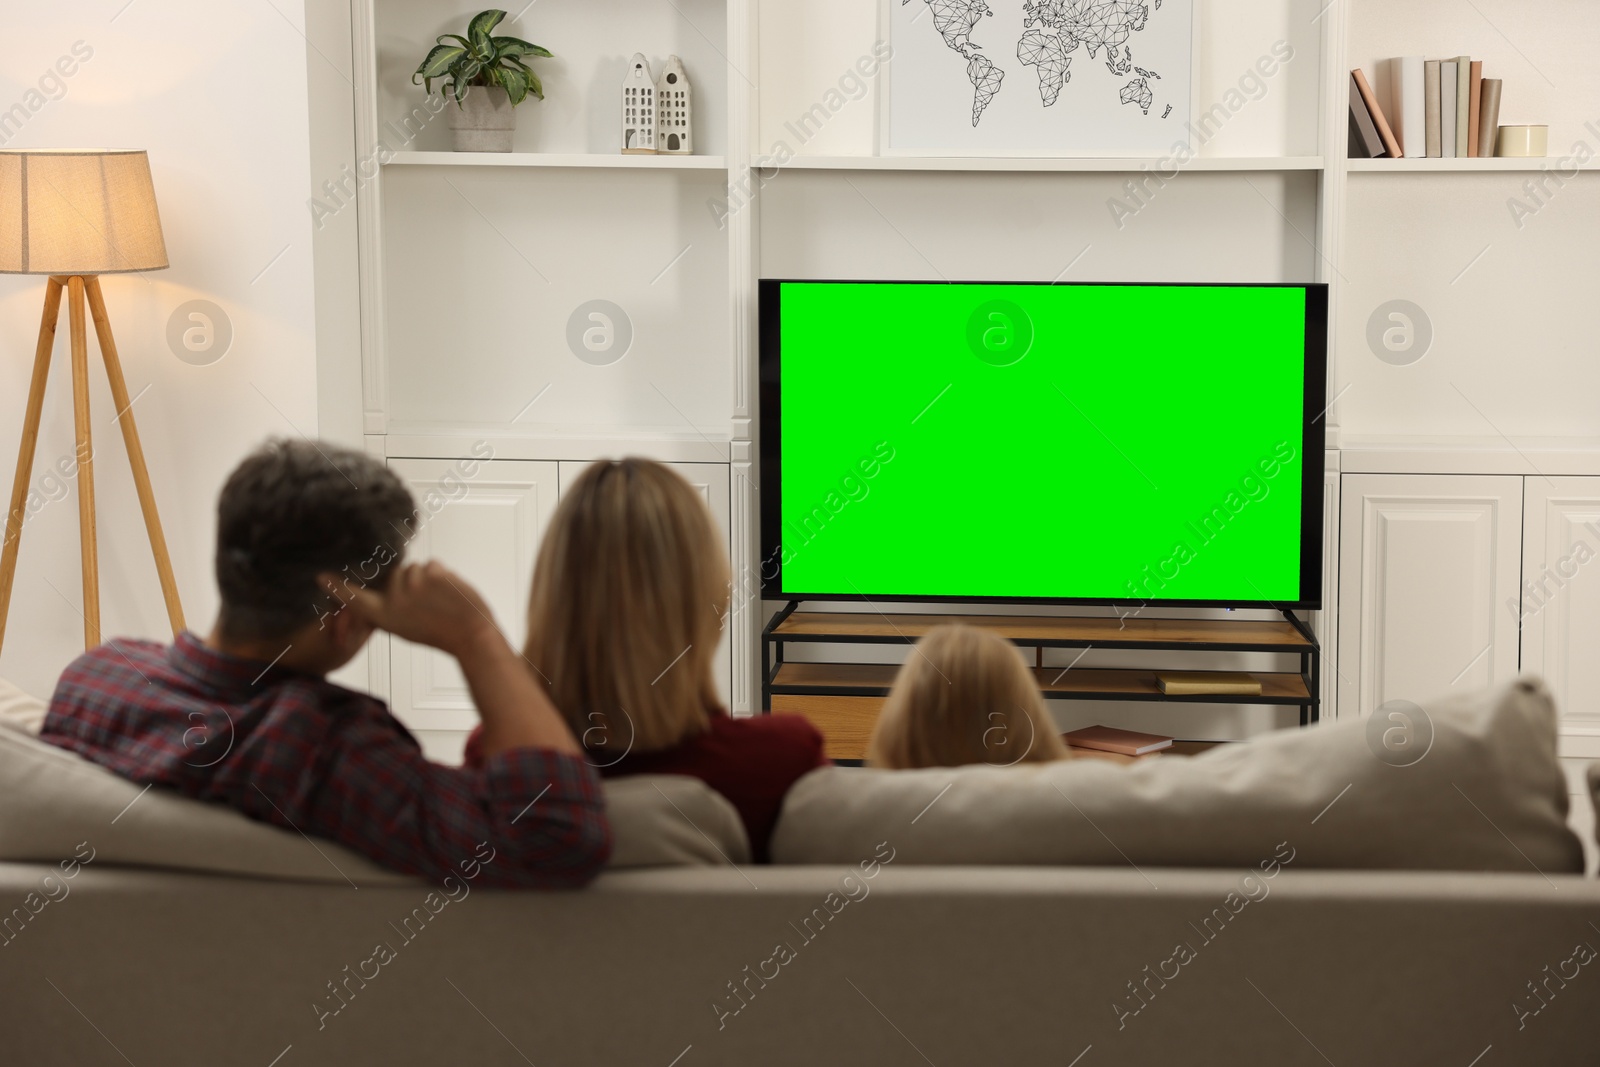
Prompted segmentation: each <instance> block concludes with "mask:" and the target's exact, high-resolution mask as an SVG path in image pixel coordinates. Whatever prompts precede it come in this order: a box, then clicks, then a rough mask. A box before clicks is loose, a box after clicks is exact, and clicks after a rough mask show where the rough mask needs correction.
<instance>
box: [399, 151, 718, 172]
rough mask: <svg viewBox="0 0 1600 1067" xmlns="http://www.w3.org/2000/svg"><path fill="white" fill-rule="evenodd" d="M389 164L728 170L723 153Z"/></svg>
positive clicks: (413, 156) (410, 157)
mask: <svg viewBox="0 0 1600 1067" xmlns="http://www.w3.org/2000/svg"><path fill="white" fill-rule="evenodd" d="M385 166H391V167H392V166H411V167H565V168H568V169H573V170H582V169H611V168H616V167H623V168H630V169H637V170H727V169H728V164H727V161H726V160H725V159H723V157H721V156H666V155H658V156H648V155H646V156H625V155H623V154H622V153H620V152H619V153H617V154H616V155H606V154H603V153H576V152H396V153H395V154H394V156H393V157H392V158H391V159H390V160H389V161H388V163H386V164H385Z"/></svg>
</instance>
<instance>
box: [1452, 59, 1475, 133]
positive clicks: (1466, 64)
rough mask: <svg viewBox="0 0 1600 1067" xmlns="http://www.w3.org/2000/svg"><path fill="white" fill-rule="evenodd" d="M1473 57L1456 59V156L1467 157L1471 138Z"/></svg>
mask: <svg viewBox="0 0 1600 1067" xmlns="http://www.w3.org/2000/svg"><path fill="white" fill-rule="evenodd" d="M1471 93H1472V57H1471V56H1457V57H1456V155H1457V156H1458V157H1466V156H1469V155H1471V154H1472V153H1470V152H1469V151H1467V147H1468V142H1469V140H1470V136H1469V135H1468V133H1467V128H1468V123H1470V122H1471V121H1472V101H1471V99H1470V95H1471Z"/></svg>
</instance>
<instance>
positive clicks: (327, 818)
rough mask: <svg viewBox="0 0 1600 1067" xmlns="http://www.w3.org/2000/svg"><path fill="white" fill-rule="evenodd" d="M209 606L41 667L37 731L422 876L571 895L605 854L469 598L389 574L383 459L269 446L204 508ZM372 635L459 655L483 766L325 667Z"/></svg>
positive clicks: (555, 741) (513, 661)
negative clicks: (179, 622) (159, 639)
mask: <svg viewBox="0 0 1600 1067" xmlns="http://www.w3.org/2000/svg"><path fill="white" fill-rule="evenodd" d="M217 519H218V522H217V558H216V574H217V583H218V586H219V587H220V591H221V594H222V608H221V611H220V612H219V615H218V618H217V622H216V626H215V627H214V628H213V629H212V631H211V633H210V635H209V636H207V637H205V638H200V637H198V636H196V635H194V634H191V633H184V634H181V635H179V637H178V638H177V640H176V641H175V642H174V643H173V644H172V645H161V644H157V643H155V642H150V641H132V640H116V641H110V642H108V643H106V644H104V645H101V646H100V647H99V648H96V649H93V650H91V651H89V652H87V653H85V654H84V655H83V656H82V657H80V658H79V659H78V660H77V661H76V662H74V663H73V664H72V665H71V666H70V667H68V668H67V670H66V672H65V673H64V674H63V675H62V676H61V681H60V683H59V684H58V685H57V687H56V691H55V696H54V698H53V699H52V700H51V703H50V712H49V716H48V717H47V719H46V720H45V724H44V730H43V733H42V734H41V736H42V737H43V739H44V740H46V741H49V742H51V743H53V744H56V745H59V746H60V747H62V748H66V749H70V750H71V751H73V752H76V753H78V754H79V755H80V756H83V757H85V758H87V759H90V760H92V761H94V762H96V763H98V764H100V765H101V766H104V767H107V768H109V769H110V770H112V771H114V772H116V773H117V774H119V775H121V776H123V777H124V778H129V779H131V780H133V781H134V782H138V783H141V784H154V785H159V786H165V787H168V788H171V789H175V790H177V791H178V792H180V793H183V794H185V795H187V796H191V797H194V798H197V799H200V800H208V801H217V802H221V803H224V804H227V805H229V806H230V807H233V808H236V809H238V810H239V811H242V812H244V813H245V814H246V815H249V816H250V817H251V818H255V819H260V820H261V821H263V822H268V823H272V824H274V825H277V826H283V827H287V828H290V829H293V830H297V831H299V832H301V833H303V834H308V835H315V836H318V837H325V838H329V839H331V840H334V841H337V842H339V843H340V844H342V845H345V846H346V847H348V848H351V849H354V850H355V851H357V852H360V853H362V854H363V855H365V856H368V857H370V858H371V859H373V860H374V861H376V862H377V863H379V864H382V865H383V866H385V867H388V868H391V869H393V870H397V871H402V872H404V873H407V874H415V875H419V876H421V877H424V878H427V879H430V880H436V881H437V880H441V879H443V878H445V877H446V876H448V875H452V874H455V875H458V876H459V875H460V874H461V873H462V872H464V871H466V870H470V869H473V868H474V867H475V866H476V864H475V862H474V857H475V856H476V857H477V859H482V858H483V855H482V854H481V852H480V850H481V849H482V848H483V847H484V846H485V845H487V846H488V847H489V848H492V849H493V850H494V851H493V853H492V855H493V856H494V859H493V862H490V863H485V864H483V865H482V869H481V875H480V876H481V878H482V882H481V883H480V884H485V885H498V886H506V887H541V888H562V887H575V886H581V885H584V884H585V883H587V882H588V881H589V880H590V879H592V878H593V877H594V876H595V875H596V874H598V873H599V871H600V869H601V867H603V866H604V865H605V862H606V860H607V859H608V858H609V856H610V851H611V831H610V827H609V825H608V824H607V822H606V817H605V809H604V801H603V796H602V794H601V789H600V781H599V778H598V777H597V776H596V774H595V772H594V770H593V768H591V767H590V766H589V765H588V764H587V763H585V762H584V760H583V759H582V757H581V753H580V749H579V748H578V745H577V743H576V742H575V741H574V740H573V738H572V735H571V733H570V732H569V731H568V729H567V727H566V725H565V724H564V723H563V722H562V720H561V717H560V716H559V715H558V714H557V712H556V710H555V708H554V707H553V706H552V705H551V704H550V702H549V699H548V698H547V697H546V695H545V693H544V690H543V689H542V687H541V686H540V685H539V683H538V682H537V681H536V680H535V678H534V676H533V673H532V671H531V670H530V669H529V668H528V666H527V665H526V664H525V663H523V662H522V660H521V657H520V656H518V655H517V653H516V652H515V651H513V650H512V649H511V647H510V645H509V644H507V642H506V640H505V638H504V636H502V635H501V633H500V631H499V629H498V628H497V627H496V626H495V624H494V622H493V620H492V619H491V617H490V614H489V609H488V607H487V606H486V605H485V604H484V602H483V599H482V598H481V597H480V596H479V595H478V593H477V592H476V591H475V590H473V589H472V588H471V587H470V586H468V585H467V584H466V583H465V582H464V581H462V580H461V578H460V577H459V576H456V575H454V574H452V573H451V572H450V571H448V570H446V569H445V568H444V567H442V566H441V565H439V564H437V563H429V564H426V565H424V566H403V565H402V563H401V559H402V556H403V554H404V551H405V545H406V542H407V541H408V540H409V539H410V538H411V536H413V534H414V523H415V522H416V521H417V511H416V507H415V503H414V501H413V500H412V498H411V494H410V493H409V492H408V491H407V489H406V487H405V486H404V484H402V483H401V482H400V480H399V479H398V478H396V477H395V476H394V475H393V474H392V473H391V472H390V471H389V470H388V469H387V468H386V467H384V465H383V464H382V463H380V462H378V461H377V460H374V459H372V458H370V457H368V456H366V455H363V454H362V453H359V452H352V451H348V450H345V449H338V448H334V447H331V446H327V445H322V446H318V445H316V444H314V443H312V442H310V441H276V442H270V443H268V444H267V445H266V446H265V447H264V448H262V449H261V450H260V451H258V452H256V453H255V454H254V455H252V456H250V457H249V458H247V459H246V460H245V461H244V463H243V464H242V465H241V466H240V467H239V468H238V469H237V470H236V471H234V473H233V474H232V475H231V476H230V477H229V479H228V482H227V484H226V485H225V486H224V487H223V490H222V496H221V499H220V501H219V503H218V507H217ZM375 629H384V630H387V631H389V632H391V633H393V634H395V635H397V636H399V637H402V638H405V639H406V640H408V641H413V642H416V643H418V644H424V645H429V646H432V647H434V648H438V649H440V650H442V651H444V652H447V653H449V654H450V655H452V656H454V657H455V658H456V659H457V660H458V661H459V663H460V665H461V670H462V673H463V674H464V675H465V676H466V679H467V684H468V686H469V687H470V688H471V690H472V695H473V700H474V703H475V704H476V705H477V708H478V712H479V714H480V715H481V716H482V718H483V736H484V739H485V742H486V743H485V752H486V754H487V756H488V758H487V759H485V760H484V762H483V764H482V765H481V766H480V767H478V768H476V769H472V770H467V769H462V768H455V767H446V766H443V765H440V764H436V763H430V762H429V761H428V760H427V759H425V758H424V757H423V755H422V750H421V748H420V746H418V744H417V742H416V740H415V739H414V738H413V737H412V736H411V734H410V733H409V732H407V730H406V728H405V727H404V726H402V725H401V724H400V722H399V721H398V720H396V719H395V718H394V716H393V715H391V714H390V713H389V710H388V708H387V707H385V706H384V704H383V703H382V702H381V701H378V700H375V699H373V698H372V697H370V696H368V695H366V694H364V693H357V692H353V691H351V690H348V689H344V688H342V687H340V686H337V685H334V684H333V683H331V682H329V681H328V680H327V679H326V678H325V675H326V674H328V673H329V672H330V671H333V670H336V669H338V668H339V667H340V666H343V665H344V664H345V663H347V662H349V661H350V659H351V658H352V657H353V656H355V654H356V653H357V652H358V651H360V649H361V647H362V645H363V644H365V643H366V640H367V638H368V637H369V636H371V634H372V633H373V631H374V630H375Z"/></svg>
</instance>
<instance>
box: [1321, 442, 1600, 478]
mask: <svg viewBox="0 0 1600 1067" xmlns="http://www.w3.org/2000/svg"><path fill="white" fill-rule="evenodd" d="M1339 463H1340V469H1341V470H1342V471H1343V472H1344V473H1345V474H1517V475H1524V476H1529V477H1534V476H1542V477H1547V478H1553V477H1561V476H1589V477H1594V476H1600V438H1590V437H1513V438H1506V437H1496V436H1483V437H1461V436H1457V437H1444V436H1414V437H1385V436H1369V435H1356V434H1347V435H1345V436H1344V439H1343V440H1342V441H1341V442H1340V452H1339Z"/></svg>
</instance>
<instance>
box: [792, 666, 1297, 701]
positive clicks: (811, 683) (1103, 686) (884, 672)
mask: <svg viewBox="0 0 1600 1067" xmlns="http://www.w3.org/2000/svg"><path fill="white" fill-rule="evenodd" d="M899 669H900V668H899V666H898V665H896V664H893V663H796V662H793V661H790V662H787V663H780V664H778V667H777V670H776V671H774V672H773V676H772V695H773V697H774V698H776V697H778V696H780V695H781V696H820V697H830V696H841V697H885V696H888V695H889V687H890V686H891V685H893V684H894V676H895V672H896V671H898V670H899ZM1031 669H1032V670H1033V673H1034V677H1035V678H1036V679H1037V680H1038V682H1039V689H1040V690H1041V691H1042V692H1043V693H1044V695H1045V696H1046V697H1047V698H1050V699H1053V700H1156V701H1162V702H1170V703H1180V704H1286V705H1291V706H1293V705H1300V704H1304V703H1306V702H1307V701H1309V700H1310V699H1311V694H1310V693H1309V692H1308V691H1307V689H1306V680H1305V678H1304V676H1302V675H1300V674H1292V673H1276V672H1246V673H1250V674H1251V676H1252V677H1254V678H1255V679H1256V680H1258V681H1259V682H1260V683H1261V693H1260V695H1254V694H1252V695H1244V694H1237V693H1204V694H1196V695H1185V696H1169V695H1168V694H1166V693H1163V692H1162V691H1161V685H1160V683H1158V682H1157V681H1156V672H1155V671H1153V670H1138V669H1121V668H1115V669H1112V668H1100V667H1086V668H1072V669H1068V670H1062V669H1061V668H1059V667H1035V668H1031ZM1202 673H1203V672H1202ZM1234 673H1237V672H1234Z"/></svg>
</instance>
